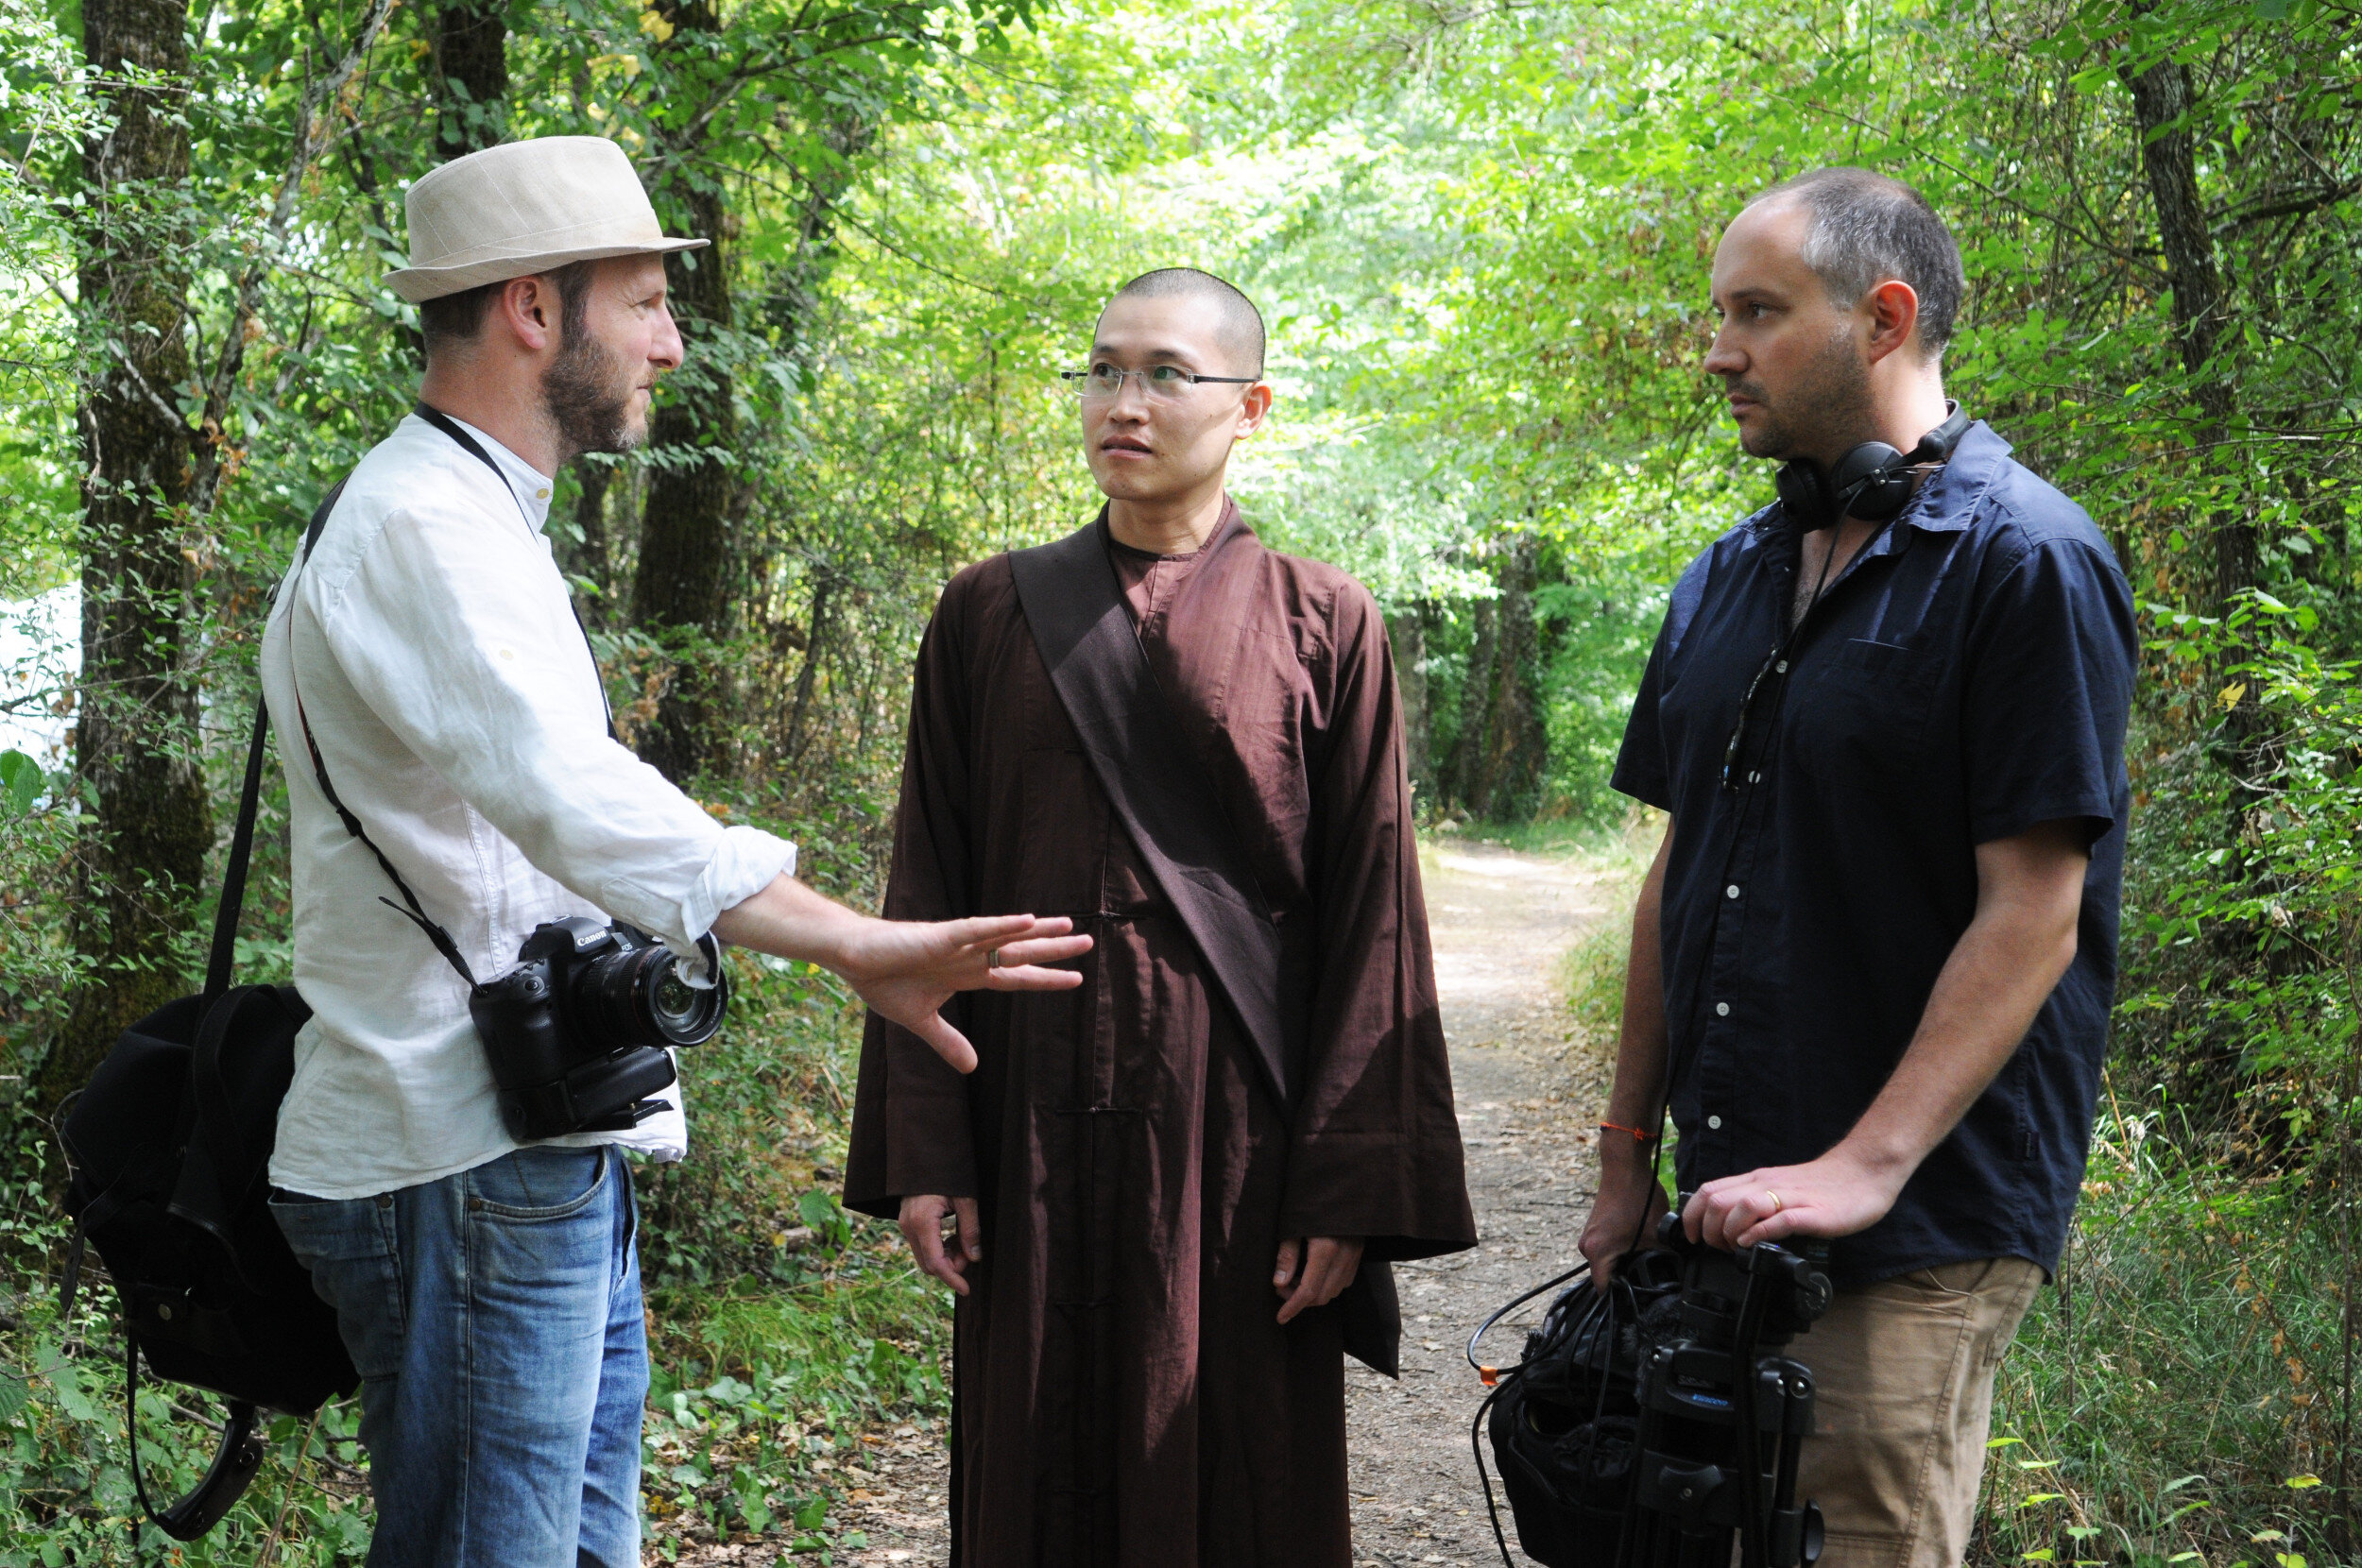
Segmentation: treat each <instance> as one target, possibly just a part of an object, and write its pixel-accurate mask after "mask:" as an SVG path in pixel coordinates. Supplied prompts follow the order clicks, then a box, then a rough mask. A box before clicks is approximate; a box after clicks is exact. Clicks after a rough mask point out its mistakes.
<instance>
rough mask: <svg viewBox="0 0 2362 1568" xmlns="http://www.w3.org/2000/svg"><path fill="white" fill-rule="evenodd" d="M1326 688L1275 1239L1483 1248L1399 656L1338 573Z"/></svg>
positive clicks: (1416, 1252)
mask: <svg viewBox="0 0 2362 1568" xmlns="http://www.w3.org/2000/svg"><path fill="white" fill-rule="evenodd" d="M1330 619H1331V627H1332V631H1333V636H1334V643H1333V646H1334V649H1335V656H1334V665H1333V690H1332V693H1331V701H1330V704H1329V713H1328V716H1327V718H1328V722H1327V724H1326V726H1325V728H1326V735H1325V737H1324V741H1323V748H1322V754H1321V757H1320V761H1319V767H1318V773H1317V775H1316V776H1315V777H1314V779H1313V780H1312V831H1313V833H1314V836H1315V843H1314V844H1312V845H1311V846H1309V847H1311V848H1312V849H1313V851H1314V860H1313V864H1312V866H1311V868H1310V871H1311V878H1312V886H1311V890H1310V891H1311V894H1312V899H1311V903H1312V909H1313V912H1314V913H1315V917H1316V918H1317V919H1318V921H1319V940H1318V954H1319V970H1318V979H1317V981H1316V985H1315V990H1314V996H1313V1005H1312V1011H1311V1026H1310V1037H1309V1048H1308V1050H1307V1052H1306V1076H1305V1084H1304V1090H1303V1093H1302V1096H1301V1099H1299V1102H1298V1109H1297V1113H1296V1116H1295V1117H1294V1121H1293V1125H1292V1130H1291V1148H1290V1151H1289V1162H1288V1185H1287V1194H1286V1197H1285V1199H1284V1200H1283V1202H1282V1205H1281V1213H1280V1219H1281V1226H1282V1229H1281V1231H1280V1235H1282V1236H1361V1237H1364V1238H1365V1240H1366V1243H1367V1250H1366V1252H1365V1254H1364V1255H1365V1256H1368V1257H1370V1258H1372V1259H1378V1260H1398V1259H1407V1258H1417V1257H1429V1256H1432V1255H1434V1254H1436V1253H1448V1252H1457V1251H1459V1250H1461V1249H1463V1248H1465V1247H1469V1246H1473V1245H1474V1244H1475V1242H1476V1220H1475V1218H1474V1216H1473V1215H1472V1214H1471V1213H1470V1210H1469V1206H1468V1191H1467V1182H1466V1176H1465V1172H1464V1170H1463V1165H1462V1153H1461V1147H1460V1122H1459V1117H1458V1116H1457V1115H1456V1114H1455V1112H1454V1110H1453V1108H1452V1093H1451V1064H1450V1060H1449V1058H1448V1057H1447V1056H1446V1051H1445V1046H1444V1027H1443V1016H1442V1013H1441V1011H1440V1008H1439V1006H1438V1003H1437V1000H1436V995H1435V970H1434V962H1433V958H1432V956H1431V954H1430V952H1429V946H1428V930H1427V903H1426V897H1425V895H1424V894H1423V892H1422V891H1421V888H1420V885H1419V852H1418V844H1417V841H1416V839H1415V838H1414V836H1413V834H1412V799H1411V782H1410V777H1409V774H1408V772H1407V769H1406V763H1405V758H1404V750H1403V721H1402V704H1401V700H1400V698H1399V697H1398V695H1397V694H1396V692H1395V670H1394V656H1393V653H1392V650H1391V649H1390V648H1389V646H1388V643H1387V638H1386V628H1385V622H1384V621H1383V620H1382V619H1381V618H1380V616H1379V614H1378V605H1377V604H1376V603H1375V602H1373V601H1372V600H1371V598H1370V596H1369V595H1368V593H1367V592H1365V591H1364V590H1363V589H1362V588H1361V586H1360V585H1359V584H1356V583H1352V582H1349V581H1348V582H1347V583H1345V584H1344V585H1343V586H1342V587H1341V588H1340V589H1339V591H1338V594H1337V597H1336V600H1335V605H1334V609H1333V610H1332V612H1331V618H1330Z"/></svg>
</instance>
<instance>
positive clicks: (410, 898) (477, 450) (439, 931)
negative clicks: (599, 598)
mask: <svg viewBox="0 0 2362 1568" xmlns="http://www.w3.org/2000/svg"><path fill="white" fill-rule="evenodd" d="M411 412H412V413H414V414H416V415H418V417H419V418H421V419H423V420H425V421H426V422H427V423H428V424H430V425H433V426H434V427H435V428H436V430H438V431H440V432H442V433H443V434H444V435H448V436H450V437H451V438H452V440H453V441H454V442H456V443H457V444H458V445H459V447H460V448H461V450H463V451H465V452H467V453H468V454H469V455H470V456H471V457H473V458H474V459H475V460H476V461H477V462H479V463H482V464H483V465H484V466H485V467H486V468H488V469H491V471H492V477H493V478H494V479H495V480H497V481H499V482H500V487H501V488H502V489H504V490H506V491H507V492H508V495H509V498H510V499H511V500H515V499H516V495H517V492H516V491H515V490H514V489H513V488H511V487H510V486H509V483H508V476H507V474H505V473H504V472H502V471H501V466H500V464H499V463H497V462H495V461H494V460H493V457H492V454H491V453H490V452H486V451H485V450H484V444H483V443H482V442H480V441H478V440H477V439H476V438H475V437H474V436H472V435H469V434H468V432H467V429H466V428H465V427H464V426H462V425H461V424H460V423H459V422H458V421H457V420H456V419H454V418H452V417H451V416H450V415H448V414H445V413H444V412H443V411H442V410H441V409H439V408H434V407H430V406H429V405H428V404H426V403H423V402H421V403H419V404H417V405H416V406H415V407H414V408H413V409H412V410H411ZM344 492H345V487H344V485H343V483H342V482H339V483H338V485H337V486H336V487H335V488H334V489H333V490H331V491H329V492H328V495H327V497H326V498H325V499H323V500H322V501H321V502H320V504H319V510H317V511H316V512H314V513H313V514H312V522H311V526H310V527H308V528H306V529H305V530H304V531H303V549H302V553H301V554H299V555H298V556H297V558H296V569H295V571H294V572H293V573H292V574H290V575H289V577H288V579H287V581H288V583H289V585H290V586H292V585H293V584H294V582H295V580H296V578H297V577H300V576H301V575H302V574H303V569H304V567H306V566H308V565H309V564H310V563H311V559H312V547H313V546H315V545H317V544H318V543H319V538H320V535H321V534H322V533H323V532H325V531H326V529H327V527H328V515H329V513H331V512H333V511H334V510H335V507H336V503H337V501H338V499H339V498H341V497H342V496H343V495H344ZM517 510H518V512H519V513H520V514H521V515H522V514H523V513H524V503H523V502H522V501H519V502H517ZM525 526H526V527H528V528H530V527H532V526H533V520H532V518H531V517H529V516H528V517H526V518H525ZM571 605H572V602H571V600H570V601H569V607H571ZM574 624H575V626H576V627H577V628H579V629H580V630H581V631H582V640H583V644H584V646H585V647H589V646H590V628H589V627H587V626H584V625H583V624H582V615H581V612H580V611H576V612H575V615H574ZM590 662H591V667H592V668H593V669H596V668H597V666H598V654H597V650H595V649H593V650H591V660H590ZM287 680H288V684H289V685H295V684H296V681H295V627H294V625H293V623H292V622H290V624H289V625H288V628H287ZM599 701H600V705H601V706H602V707H605V706H606V704H607V689H606V687H605V685H604V684H602V685H601V687H600V689H599ZM254 722H255V735H256V749H255V751H254V752H253V753H252V755H251V756H249V757H248V759H247V795H246V799H245V802H244V804H243V805H242V806H241V808H240V810H239V813H238V839H237V842H236V844H235V845H233V847H232V849H231V868H232V870H231V875H232V878H233V879H234V880H233V886H234V888H235V890H236V892H237V893H243V892H244V891H245V885H246V860H245V856H244V855H243V854H241V853H240V850H241V849H243V848H245V847H248V846H249V845H250V844H251V843H252V841H253V836H254V834H253V827H254V824H253V802H254V788H255V785H256V783H257V782H258V781H259V780H260V778H261V769H262V751H261V739H260V738H261V736H262V733H263V724H264V714H263V712H262V710H261V707H260V705H259V704H258V705H257V707H256V711H255V715H254ZM296 723H297V724H299V725H300V727H301V728H302V730H303V745H304V749H305V750H306V751H308V752H310V753H311V754H312V776H313V778H314V779H315V780H316V781H317V783H318V784H319V787H320V793H321V794H322V795H323V796H325V797H326V798H327V801H328V804H329V806H330V807H331V808H332V809H334V811H335V813H336V820H337V821H339V822H341V823H343V824H344V827H345V831H346V832H348V833H350V834H351V835H352V836H353V837H354V838H356V839H359V840H360V841H361V843H362V844H364V845H365V846H367V847H368V852H369V853H370V854H371V855H374V856H376V857H377V863H378V865H379V866H380V867H381V868H382V869H383V870H384V871H385V879H386V880H387V881H390V882H392V883H393V884H394V891H395V892H397V893H399V894H401V895H402V902H401V903H400V904H397V903H395V902H394V901H393V900H392V899H391V898H380V899H379V900H378V902H379V903H381V904H384V905H385V907H386V908H387V909H390V910H392V911H393V912H395V913H396V914H399V915H401V916H402V918H403V919H405V920H407V921H409V922H410V923H411V924H412V925H414V926H416V927H418V928H419V931H420V932H422V933H423V934H424V935H425V937H426V939H427V941H429V942H431V943H433V944H434V945H435V950H436V952H438V953H440V954H442V955H443V960H444V962H445V963H449V964H450V965H451V966H452V967H453V968H454V970H456V971H458V974H459V978H460V979H461V980H465V981H467V982H468V989H469V990H471V991H473V990H474V989H476V978H475V971H474V970H473V969H471V968H470V967H469V964H468V960H467V957H466V955H465V954H463V953H461V952H460V950H459V944H458V942H457V941H456V940H455V939H454V937H453V936H452V934H451V932H450V931H448V930H446V929H444V928H443V927H441V926H439V925H437V924H436V922H435V920H434V919H433V918H432V917H431V916H429V915H428V913H427V912H426V908H425V906H424V905H422V904H420V903H419V895H417V894H415V893H413V892H411V891H410V884H409V883H407V882H405V881H403V880H402V873H401V872H399V871H397V870H395V869H394V862H393V861H392V860H390V859H389V858H388V857H387V856H386V854H385V850H383V849H381V848H379V847H378V844H377V841H376V840H374V839H372V838H370V837H369V835H368V829H367V828H365V827H362V826H361V819H360V818H359V817H358V816H356V815H354V814H353V811H352V808H351V807H350V806H347V805H346V804H345V803H344V800H343V798H342V797H340V796H339V795H338V794H337V793H336V786H335V785H334V784H333V783H331V782H330V781H329V777H328V762H327V760H326V758H322V757H321V756H320V743H319V740H318V738H317V736H315V735H314V734H313V733H312V721H311V718H310V716H309V715H307V714H306V713H305V712H304V711H303V695H302V691H301V690H300V688H299V689H298V690H297V693H296ZM607 732H608V736H609V737H612V736H613V735H614V733H615V716H614V710H613V709H612V708H608V722H607ZM222 904H223V908H224V910H225V912H227V914H228V919H229V922H230V929H231V930H233V931H234V930H235V929H236V925H237V915H236V913H235V908H234V898H233V895H232V893H231V891H230V890H229V889H225V890H224V893H223V897H222ZM219 931H220V928H219V926H218V924H217V925H216V929H215V936H214V967H215V968H220V969H224V970H225V973H226V961H225V959H224V957H223V953H222V945H221V939H220V934H219ZM209 988H210V987H209Z"/></svg>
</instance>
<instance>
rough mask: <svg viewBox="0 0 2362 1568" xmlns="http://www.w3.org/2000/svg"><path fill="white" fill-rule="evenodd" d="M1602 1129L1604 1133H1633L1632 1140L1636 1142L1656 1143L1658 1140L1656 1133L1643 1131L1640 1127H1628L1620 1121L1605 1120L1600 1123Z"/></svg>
mask: <svg viewBox="0 0 2362 1568" xmlns="http://www.w3.org/2000/svg"><path fill="white" fill-rule="evenodd" d="M1600 1132H1602V1133H1631V1134H1632V1141H1633V1142H1635V1143H1654V1142H1655V1141H1656V1134H1655V1133H1643V1132H1642V1131H1641V1130H1640V1129H1639V1128H1637V1127H1627V1126H1625V1125H1624V1124H1623V1123H1622V1122H1620V1121H1603V1122H1601V1123H1600Z"/></svg>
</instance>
